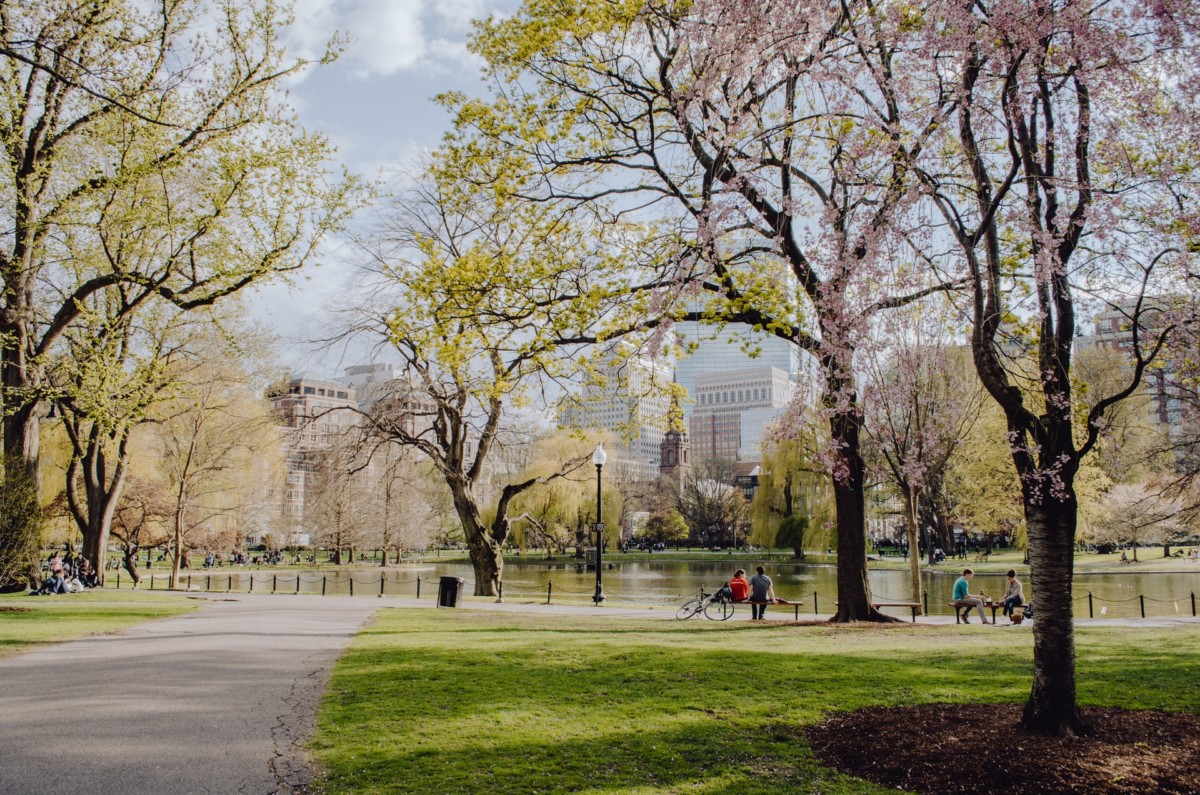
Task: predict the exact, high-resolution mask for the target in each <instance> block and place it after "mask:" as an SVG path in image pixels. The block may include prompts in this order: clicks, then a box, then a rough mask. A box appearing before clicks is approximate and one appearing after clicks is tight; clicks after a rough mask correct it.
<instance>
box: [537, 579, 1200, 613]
mask: <svg viewBox="0 0 1200 795" xmlns="http://www.w3.org/2000/svg"><path fill="white" fill-rule="evenodd" d="M553 594H554V581H553V580H548V581H547V582H546V604H550V597H551V596H552V595H553ZM1195 604H1196V597H1195V596H1194V595H1193V596H1192V612H1193V613H1195V612H1196V608H1195Z"/></svg>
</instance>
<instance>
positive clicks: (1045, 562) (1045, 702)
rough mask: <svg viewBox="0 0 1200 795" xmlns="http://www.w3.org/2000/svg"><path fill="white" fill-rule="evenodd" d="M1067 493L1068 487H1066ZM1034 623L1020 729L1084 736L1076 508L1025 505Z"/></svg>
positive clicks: (1069, 503)
mask: <svg viewBox="0 0 1200 795" xmlns="http://www.w3.org/2000/svg"><path fill="white" fill-rule="evenodd" d="M1068 488H1069V487H1068ZM1025 522H1026V525H1027V526H1028V530H1029V566H1030V577H1029V579H1030V586H1031V589H1032V595H1033V597H1034V599H1035V601H1036V603H1037V619H1036V620H1035V621H1034V622H1033V690H1032V692H1031V693H1030V695H1029V700H1028V701H1027V702H1026V703H1025V712H1024V717H1023V718H1022V721H1021V724H1022V726H1024V727H1025V728H1027V729H1031V730H1033V731H1037V732H1041V733H1044V734H1049V735H1053V736H1056V737H1073V736H1076V735H1079V734H1081V733H1083V732H1084V726H1083V723H1082V721H1081V720H1080V717H1079V709H1078V707H1077V706H1076V703H1075V628H1074V618H1073V615H1072V605H1071V590H1072V589H1071V579H1072V576H1073V572H1074V565H1075V555H1074V551H1075V522H1076V505H1075V496H1074V492H1073V491H1072V492H1071V493H1070V495H1069V496H1068V497H1067V498H1066V499H1064V500H1055V499H1053V498H1052V497H1049V496H1045V495H1043V496H1042V498H1041V499H1039V500H1036V501H1034V500H1031V499H1029V498H1026V499H1025Z"/></svg>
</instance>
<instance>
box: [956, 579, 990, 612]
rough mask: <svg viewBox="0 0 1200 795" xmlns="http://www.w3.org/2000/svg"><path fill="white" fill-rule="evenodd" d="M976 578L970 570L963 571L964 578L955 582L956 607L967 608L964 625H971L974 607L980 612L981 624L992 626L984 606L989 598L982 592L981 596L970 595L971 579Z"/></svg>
mask: <svg viewBox="0 0 1200 795" xmlns="http://www.w3.org/2000/svg"><path fill="white" fill-rule="evenodd" d="M974 576H975V572H973V571H971V570H970V569H963V573H962V576H961V577H959V578H958V579H957V580H955V581H954V597H953V598H954V606H955V607H965V608H966V610H964V611H963V617H962V620H963V623H965V624H970V623H971V608H972V607H974V608H977V609H978V610H979V620H980V622H981V623H984V624H990V623H992V622H991V621H988V620H987V616H986V615H984V612H983V606H984V604H985V603H986V602H987V596H985V595H984V594H983V593H982V592H981V593H979V594H972V593H970V589H971V578H972V577H974Z"/></svg>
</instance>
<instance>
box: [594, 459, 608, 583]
mask: <svg viewBox="0 0 1200 795" xmlns="http://www.w3.org/2000/svg"><path fill="white" fill-rule="evenodd" d="M607 460H608V455H607V454H606V453H605V452H604V445H602V444H598V445H596V452H594V453H592V463H593V464H595V465H596V594H595V595H594V596H593V597H592V601H593V602H595V603H596V604H600V603H601V602H603V601H604V583H603V581H602V580H601V565H600V564H601V560H600V558H601V555H602V550H603V549H604V519H603V516H602V514H601V512H600V511H601V497H602V493H601V490H600V470H601V469H603V468H604V462H605V461H607Z"/></svg>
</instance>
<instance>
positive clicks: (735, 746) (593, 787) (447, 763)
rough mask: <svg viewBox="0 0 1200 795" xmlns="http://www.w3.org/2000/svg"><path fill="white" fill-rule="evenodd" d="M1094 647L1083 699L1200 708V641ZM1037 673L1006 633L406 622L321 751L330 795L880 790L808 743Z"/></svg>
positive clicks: (1004, 692)
mask: <svg viewBox="0 0 1200 795" xmlns="http://www.w3.org/2000/svg"><path fill="white" fill-rule="evenodd" d="M1077 638H1078V670H1079V698H1080V701H1081V703H1083V704H1085V705H1088V704H1095V705H1112V706H1124V707H1141V708H1162V709H1176V710H1188V711H1193V712H1197V711H1200V690H1197V688H1196V687H1195V682H1194V676H1195V660H1196V659H1197V655H1198V654H1200V629H1198V630H1192V629H1190V628H1189V629H1180V630H1170V631H1168V630H1152V629H1151V630H1147V629H1118V628H1097V629H1091V628H1088V629H1082V630H1080V631H1079V633H1078V635H1077ZM1030 660H1031V637H1030V634H1029V633H1028V632H1025V631H1017V630H1014V631H1011V632H1009V631H1003V630H996V629H993V628H991V627H977V628H976V627H971V628H967V627H928V626H921V627H911V626H904V625H895V626H893V627H889V628H887V629H879V628H835V627H807V626H806V627H785V626H771V625H767V626H751V625H748V624H743V625H740V626H730V625H715V624H709V623H701V624H696V623H695V622H686V623H683V622H665V621H637V620H614V619H608V618H564V617H542V616H530V615H517V614H504V615H500V614H495V613H484V612H472V611H442V610H439V611H421V610H408V611H405V610H388V611H383V612H381V613H380V615H379V617H378V618H377V620H376V621H375V622H374V624H373V625H372V626H371V627H369V628H368V629H367V630H365V631H364V632H363V633H362V634H361V635H360V636H359V637H358V639H357V640H356V641H355V643H354V644H353V646H352V647H351V649H350V650H349V651H348V652H347V653H346V655H345V656H344V657H343V659H342V660H341V661H340V662H339V663H338V665H337V667H336V668H335V671H334V674H333V678H332V680H331V683H330V687H329V690H328V691H327V694H326V698H325V701H324V703H323V706H322V709H321V712H320V714H319V716H318V730H317V734H316V736H315V737H314V740H313V750H314V752H315V756H316V759H317V761H318V763H319V765H321V766H322V767H323V769H324V771H325V773H326V777H325V779H324V780H323V782H322V783H321V785H320V787H321V790H322V791H324V792H326V793H329V794H330V795H332V794H333V793H351V792H362V793H366V792H370V793H376V792H379V793H384V792H394V793H409V792H411V793H439V795H440V794H441V793H453V792H466V793H475V792H487V793H547V792H584V793H638V794H641V793H684V792H686V793H725V792H736V791H747V792H756V793H791V792H822V793H880V792H883V791H884V790H883V789H881V788H879V787H876V786H874V785H871V784H869V783H866V782H864V781H861V780H859V779H855V778H850V777H846V776H842V775H840V774H838V773H836V772H834V771H832V770H829V769H828V768H825V767H823V766H822V765H820V764H819V763H818V762H817V761H816V760H815V759H814V757H813V755H812V753H811V751H810V750H809V748H808V745H807V743H806V741H805V739H804V731H805V728H806V727H807V726H809V725H811V724H812V723H814V722H815V721H817V720H818V719H819V718H820V717H821V716H822V715H823V714H825V713H826V712H827V711H831V710H851V709H855V708H858V707H865V706H868V705H903V704H916V703H928V702H952V703H979V704H981V705H986V704H993V703H1019V702H1021V701H1022V700H1023V699H1024V698H1025V696H1026V695H1027V694H1028V692H1029V687H1030ZM987 714H988V712H987V708H986V706H983V707H981V709H980V720H987ZM896 741H897V742H898V743H900V742H903V738H900V737H898V738H896Z"/></svg>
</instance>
